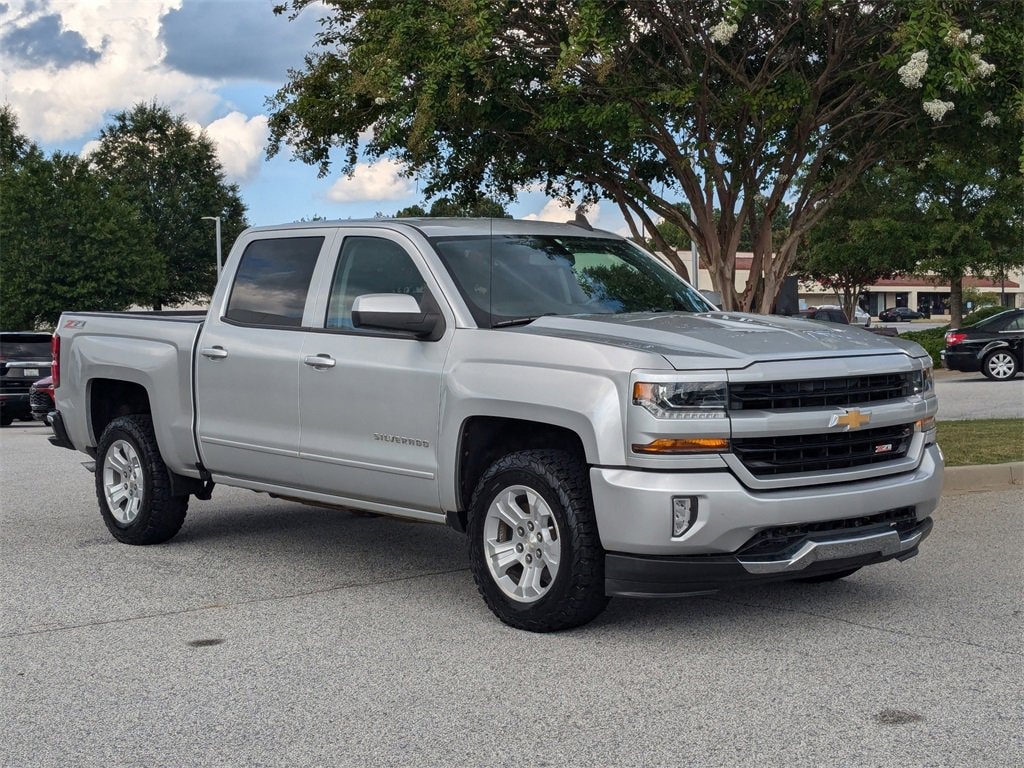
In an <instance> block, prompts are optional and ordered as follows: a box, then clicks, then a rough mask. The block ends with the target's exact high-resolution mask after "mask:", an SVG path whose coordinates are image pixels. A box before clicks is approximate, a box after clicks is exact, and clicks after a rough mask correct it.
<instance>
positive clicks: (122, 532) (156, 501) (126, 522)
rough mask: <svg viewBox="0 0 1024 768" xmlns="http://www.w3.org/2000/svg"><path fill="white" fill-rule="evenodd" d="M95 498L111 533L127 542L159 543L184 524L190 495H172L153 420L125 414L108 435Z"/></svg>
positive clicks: (99, 450) (101, 448)
mask: <svg viewBox="0 0 1024 768" xmlns="http://www.w3.org/2000/svg"><path fill="white" fill-rule="evenodd" d="M96 497H97V499H98V500H99V505H100V514H101V515H102V516H103V522H104V523H105V524H106V526H107V529H108V530H109V531H110V532H111V533H112V534H113V536H114V538H115V539H117V540H118V541H121V542H124V543H125V544H160V543H162V542H165V541H167V540H168V539H170V538H171V537H172V536H174V534H176V533H177V532H178V530H179V529H180V528H181V525H182V523H184V522H185V513H186V512H187V510H188V496H187V495H186V496H175V495H172V494H171V483H170V477H169V475H168V473H167V466H166V465H165V464H164V460H163V458H162V457H161V456H160V449H159V448H158V447H157V444H156V436H155V435H154V434H153V421H152V419H151V418H150V417H149V416H145V415H134V416H121V417H119V418H116V419H114V420H113V421H111V422H110V424H109V425H107V428H106V429H105V430H104V431H103V436H102V437H101V438H100V444H99V446H98V448H97V453H96Z"/></svg>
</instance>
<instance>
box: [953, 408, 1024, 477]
mask: <svg viewBox="0 0 1024 768" xmlns="http://www.w3.org/2000/svg"><path fill="white" fill-rule="evenodd" d="M938 440H939V445H940V446H942V452H943V454H944V455H945V457H946V466H947V467H966V466H972V465H975V464H1005V463H1006V462H1008V461H1024V419H972V420H969V421H940V422H938Z"/></svg>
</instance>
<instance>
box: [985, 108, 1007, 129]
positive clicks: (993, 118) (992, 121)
mask: <svg viewBox="0 0 1024 768" xmlns="http://www.w3.org/2000/svg"><path fill="white" fill-rule="evenodd" d="M1001 122H1003V121H1002V120H1000V119H999V115H993V114H992V111H991V110H989V111H988V112H986V113H985V116H984V117H983V118H981V127H982V128H994V127H995V126H997V125H999V124H1000V123H1001Z"/></svg>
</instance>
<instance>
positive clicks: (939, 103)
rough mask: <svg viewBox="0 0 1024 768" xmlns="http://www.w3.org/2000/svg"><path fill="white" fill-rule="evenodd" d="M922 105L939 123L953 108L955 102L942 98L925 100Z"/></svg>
mask: <svg viewBox="0 0 1024 768" xmlns="http://www.w3.org/2000/svg"><path fill="white" fill-rule="evenodd" d="M921 106H922V107H923V108H924V111H925V113H926V114H927V115H928V117H930V118H931V119H932V120H934V121H935V122H936V123H937V122H939V121H940V120H941V119H942V118H943V117H945V115H946V113H947V112H949V110H951V109H952V108H953V102H952V101H943V100H942V99H932V100H931V101H925V102H923V103H922V104H921Z"/></svg>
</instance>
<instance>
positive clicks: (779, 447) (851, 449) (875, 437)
mask: <svg viewBox="0 0 1024 768" xmlns="http://www.w3.org/2000/svg"><path fill="white" fill-rule="evenodd" d="M913 436H914V425H913V424H897V425H895V426H891V427H879V428H877V429H863V430H859V431H856V432H836V433H828V434H814V435H786V436H772V437H741V438H734V439H733V441H732V449H733V453H735V454H736V456H737V457H738V458H739V460H740V461H741V462H743V466H745V467H746V468H747V469H748V470H750V473H751V474H753V475H755V476H756V477H766V476H771V475H789V474H797V473H800V472H824V471H826V470H830V469H849V468H851V467H863V466H866V465H870V464H880V463H882V462H886V461H894V460H896V459H902V458H903V457H904V456H906V455H907V451H908V450H909V449H910V441H911V438H912V437H913Z"/></svg>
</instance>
